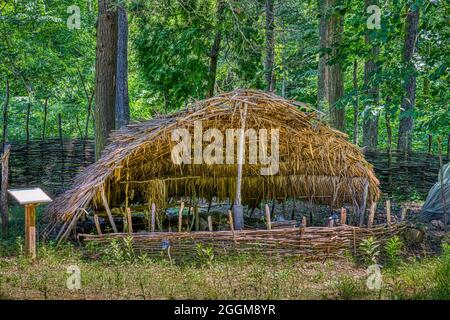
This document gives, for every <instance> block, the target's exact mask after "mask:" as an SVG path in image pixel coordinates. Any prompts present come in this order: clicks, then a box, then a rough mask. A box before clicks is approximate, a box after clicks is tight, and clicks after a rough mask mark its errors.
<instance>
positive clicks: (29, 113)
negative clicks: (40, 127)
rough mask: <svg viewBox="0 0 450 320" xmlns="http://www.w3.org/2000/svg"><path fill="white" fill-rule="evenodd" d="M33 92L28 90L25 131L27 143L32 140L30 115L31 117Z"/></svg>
mask: <svg viewBox="0 0 450 320" xmlns="http://www.w3.org/2000/svg"><path fill="white" fill-rule="evenodd" d="M31 97H32V93H31V91H28V104H27V118H26V122H25V133H26V142H27V144H28V143H29V142H30V117H31V104H32V101H31V99H32V98H31Z"/></svg>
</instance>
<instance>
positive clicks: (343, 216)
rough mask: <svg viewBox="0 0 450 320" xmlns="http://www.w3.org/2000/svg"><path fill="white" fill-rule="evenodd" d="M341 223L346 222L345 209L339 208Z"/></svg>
mask: <svg viewBox="0 0 450 320" xmlns="http://www.w3.org/2000/svg"><path fill="white" fill-rule="evenodd" d="M341 224H347V209H345V208H341Z"/></svg>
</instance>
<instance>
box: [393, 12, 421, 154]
mask: <svg viewBox="0 0 450 320" xmlns="http://www.w3.org/2000/svg"><path fill="white" fill-rule="evenodd" d="M418 28H419V7H418V6H414V7H409V8H408V14H407V16H406V31H405V45H404V48H403V63H404V65H405V66H406V81H405V93H404V95H403V98H402V105H401V111H400V124H399V128H398V144H397V150H398V151H400V152H404V153H406V152H409V151H411V142H412V132H413V124H414V122H413V112H414V105H415V103H416V75H415V71H416V70H415V67H414V64H413V62H412V57H413V54H414V51H415V48H416V40H417V34H418Z"/></svg>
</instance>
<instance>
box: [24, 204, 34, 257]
mask: <svg viewBox="0 0 450 320" xmlns="http://www.w3.org/2000/svg"><path fill="white" fill-rule="evenodd" d="M25 252H26V254H27V255H28V256H29V257H30V258H31V259H36V205H35V204H27V205H25Z"/></svg>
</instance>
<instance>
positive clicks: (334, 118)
mask: <svg viewBox="0 0 450 320" xmlns="http://www.w3.org/2000/svg"><path fill="white" fill-rule="evenodd" d="M329 3H330V4H331V6H330V7H335V6H341V5H342V4H343V0H330V2H329ZM328 30H329V35H330V37H331V38H330V40H331V41H330V43H331V47H332V50H331V52H332V57H333V58H335V59H339V57H340V49H339V46H340V45H341V41H342V36H343V33H344V15H343V14H342V13H340V12H338V11H337V9H334V14H333V15H332V16H331V17H330V18H329V29H328ZM328 81H329V105H330V122H331V125H332V126H333V127H334V128H336V129H338V130H340V131H345V107H344V106H343V105H339V103H338V102H339V99H341V98H342V96H343V95H344V73H343V71H342V66H341V63H340V62H339V61H334V63H333V64H332V65H331V66H330V68H329V78H328Z"/></svg>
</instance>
